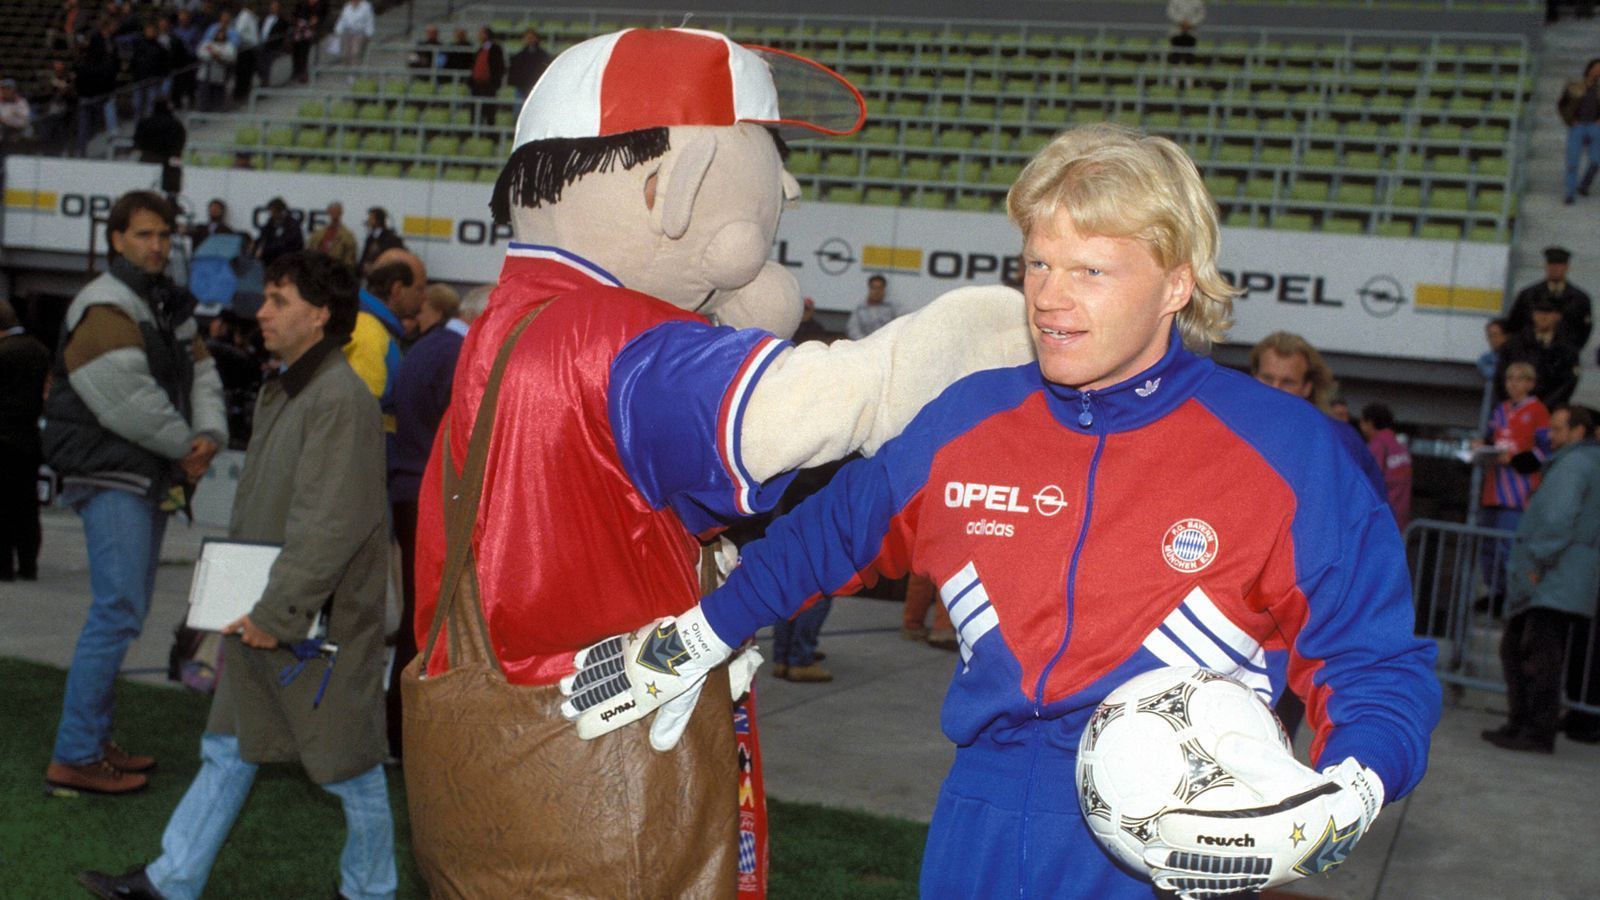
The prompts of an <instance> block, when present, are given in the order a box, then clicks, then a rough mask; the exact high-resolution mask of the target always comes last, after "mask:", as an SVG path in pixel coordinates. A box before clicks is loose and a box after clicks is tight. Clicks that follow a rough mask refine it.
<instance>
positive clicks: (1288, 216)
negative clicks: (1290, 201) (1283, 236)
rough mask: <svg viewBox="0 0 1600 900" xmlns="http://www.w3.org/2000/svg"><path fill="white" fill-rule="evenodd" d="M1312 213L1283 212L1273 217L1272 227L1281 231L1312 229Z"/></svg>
mask: <svg viewBox="0 0 1600 900" xmlns="http://www.w3.org/2000/svg"><path fill="white" fill-rule="evenodd" d="M1311 224H1312V219H1311V214H1310V213H1294V212H1281V213H1278V214H1277V215H1275V216H1273V217H1272V227H1273V228H1276V229H1278V230H1280V231H1310V230H1311Z"/></svg>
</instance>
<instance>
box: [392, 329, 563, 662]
mask: <svg viewBox="0 0 1600 900" xmlns="http://www.w3.org/2000/svg"><path fill="white" fill-rule="evenodd" d="M543 310H544V306H542V305H541V306H540V307H539V308H538V309H535V310H534V311H533V312H530V313H528V315H526V316H524V317H523V319H522V320H521V321H520V322H518V323H517V325H516V327H515V328H513V329H511V333H510V334H509V335H507V336H506V339H505V342H504V343H502V344H501V345H500V351H499V353H498V354H497V355H496V356H495V360H494V367H493V368H492V369H491V370H490V371H489V382H488V385H487V386H486V387H485V388H484V391H483V399H482V400H480V401H479V403H478V414H477V416H476V417H474V419H473V422H472V437H471V440H470V442H469V443H468V445H467V461H466V466H465V467H464V468H463V469H462V470H461V472H460V473H459V474H458V473H457V472H456V469H455V465H454V463H452V462H451V460H450V425H449V421H448V420H446V424H445V431H444V439H443V440H441V441H440V442H439V454H440V461H441V462H442V463H443V465H442V472H443V475H444V477H443V479H442V481H443V482H444V525H445V564H444V577H443V578H441V579H440V581H439V589H440V592H441V596H440V598H439V602H438V604H437V605H436V606H435V607H434V611H433V626H432V628H431V630H430V631H429V632H428V642H427V645H426V647H425V648H424V649H423V651H422V659H423V666H424V670H426V666H427V661H428V660H430V659H432V658H433V648H434V645H435V644H436V643H437V642H438V640H439V631H440V629H441V628H443V627H444V624H445V622H446V620H449V622H450V652H449V654H448V662H449V664H450V665H451V667H452V668H453V667H455V666H457V665H461V664H464V663H470V662H487V663H489V664H490V665H492V666H494V668H495V670H496V671H501V668H500V660H499V659H498V658H497V657H496V656H495V655H494V653H493V651H492V649H491V644H490V643H489V625H488V623H487V622H486V621H485V620H484V617H483V609H482V608H481V606H480V603H479V602H478V592H477V590H476V589H475V588H476V587H477V572H476V571H475V569H474V570H472V571H471V577H472V580H473V587H474V590H472V591H471V594H472V597H471V598H469V599H470V602H464V603H462V604H460V605H461V606H463V607H465V609H464V610H459V611H458V610H457V609H456V607H457V603H456V600H457V596H458V595H459V594H460V593H461V591H460V584H461V576H462V573H463V571H465V570H467V561H468V558H469V557H470V556H471V553H472V533H473V530H474V529H475V528H476V526H477V521H478V504H479V501H481V500H482V499H483V478H484V473H485V472H486V470H487V469H488V463H489V438H490V435H492V434H493V432H494V413H495V407H496V405H497V402H498V401H499V399H500V384H501V381H502V380H503V379H504V377H505V370H506V364H507V363H508V362H509V361H510V360H511V351H512V350H514V349H516V345H517V340H518V339H519V338H521V337H522V332H523V331H525V330H527V327H528V326H529V325H530V324H532V322H533V320H534V319H535V318H536V317H537V316H538V315H539V313H540V312H541V311H543ZM463 612H464V614H465V616H466V618H467V619H468V620H469V622H470V625H469V627H466V628H463V627H461V622H460V619H461V618H462V615H461V613H463ZM502 674H503V672H502Z"/></svg>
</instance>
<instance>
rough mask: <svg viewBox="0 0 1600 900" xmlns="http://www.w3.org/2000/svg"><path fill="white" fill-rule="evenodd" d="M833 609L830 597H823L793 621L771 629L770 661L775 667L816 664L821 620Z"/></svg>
mask: <svg viewBox="0 0 1600 900" xmlns="http://www.w3.org/2000/svg"><path fill="white" fill-rule="evenodd" d="M831 609H833V598H832V597H823V598H822V599H821V600H818V601H817V602H816V603H814V604H812V606H811V608H810V609H808V610H806V611H805V612H802V613H800V614H799V615H797V616H795V617H794V618H793V619H786V620H784V621H782V622H779V623H777V624H775V625H773V626H772V662H773V665H778V666H809V665H811V664H812V663H814V662H816V657H815V656H814V655H813V654H815V653H816V652H817V639H818V637H819V636H820V635H821V634H822V623H823V620H825V619H827V618H828V611H829V610H831Z"/></svg>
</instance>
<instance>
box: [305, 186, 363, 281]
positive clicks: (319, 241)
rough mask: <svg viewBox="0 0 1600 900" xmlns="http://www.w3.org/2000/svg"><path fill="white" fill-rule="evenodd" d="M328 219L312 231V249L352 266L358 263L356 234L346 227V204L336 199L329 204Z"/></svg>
mask: <svg viewBox="0 0 1600 900" xmlns="http://www.w3.org/2000/svg"><path fill="white" fill-rule="evenodd" d="M327 215H328V221H327V222H324V223H323V225H322V227H321V228H318V229H317V230H316V231H313V232H311V241H310V242H309V244H308V245H307V246H308V247H309V248H310V249H312V250H315V251H317V252H318V253H323V254H326V255H328V256H331V257H333V258H334V259H337V260H338V261H339V262H341V263H344V264H345V265H347V266H349V267H350V268H352V269H354V268H355V265H356V236H355V235H353V234H351V233H350V229H348V228H346V227H344V204H343V203H340V202H339V201H337V200H335V201H333V202H332V203H329V204H328V211H327Z"/></svg>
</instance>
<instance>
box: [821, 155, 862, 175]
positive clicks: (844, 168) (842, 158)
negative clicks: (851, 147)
mask: <svg viewBox="0 0 1600 900" xmlns="http://www.w3.org/2000/svg"><path fill="white" fill-rule="evenodd" d="M858 169H859V166H858V164H857V162H856V155H855V154H854V153H830V154H829V155H828V157H827V159H826V160H824V161H823V163H822V172H823V174H825V175H833V176H835V177H839V178H854V177H855V175H856V172H857V171H858Z"/></svg>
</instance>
